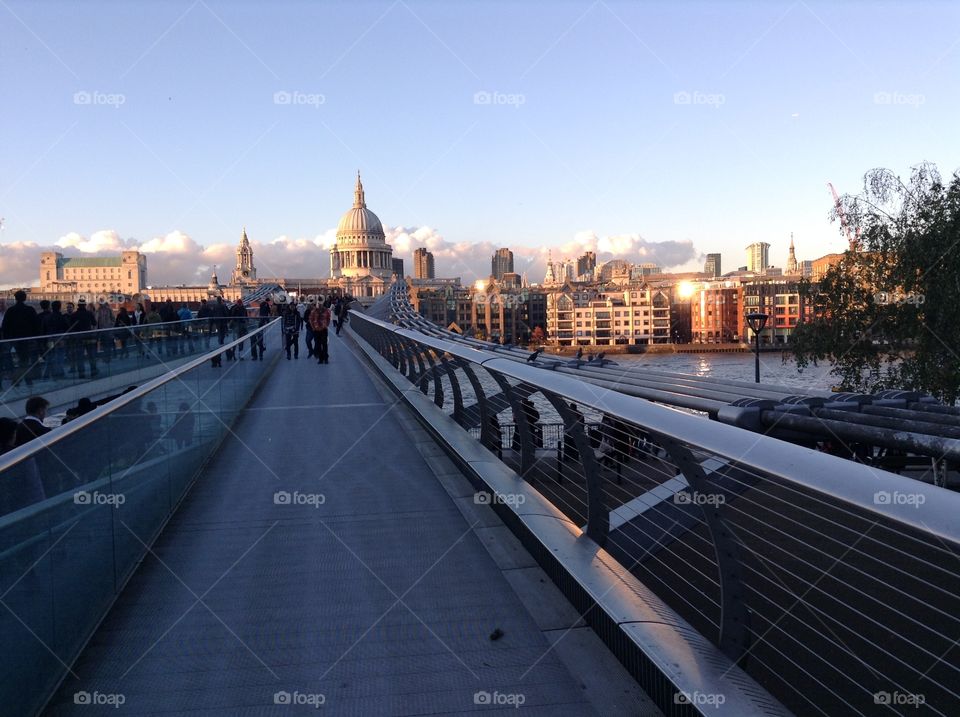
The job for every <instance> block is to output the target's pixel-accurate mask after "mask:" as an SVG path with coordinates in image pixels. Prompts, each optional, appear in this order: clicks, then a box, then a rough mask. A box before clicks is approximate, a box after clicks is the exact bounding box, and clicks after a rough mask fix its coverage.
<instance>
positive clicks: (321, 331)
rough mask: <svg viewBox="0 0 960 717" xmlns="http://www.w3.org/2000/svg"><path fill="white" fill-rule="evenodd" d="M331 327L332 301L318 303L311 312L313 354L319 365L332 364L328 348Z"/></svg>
mask: <svg viewBox="0 0 960 717" xmlns="http://www.w3.org/2000/svg"><path fill="white" fill-rule="evenodd" d="M329 326H330V301H329V300H327V301H324V302H323V303H322V304H321V303H319V302H318V303H317V305H316V306H315V307H314V308H313V311H311V312H310V330H311V331H312V332H313V352H314V354H315V355H316V357H317V363H318V364H321V363H330V352H329V348H328V346H327V329H328V328H329Z"/></svg>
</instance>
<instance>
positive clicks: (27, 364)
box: [0, 290, 40, 386]
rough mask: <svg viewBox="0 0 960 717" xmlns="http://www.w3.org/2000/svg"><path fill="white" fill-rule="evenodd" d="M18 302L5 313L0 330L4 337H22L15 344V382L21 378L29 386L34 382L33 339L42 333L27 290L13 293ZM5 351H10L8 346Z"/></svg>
mask: <svg viewBox="0 0 960 717" xmlns="http://www.w3.org/2000/svg"><path fill="white" fill-rule="evenodd" d="M13 298H14V299H15V300H16V302H17V303H16V304H14V305H13V306H11V307H10V308H9V309H7V310H6V312H5V313H4V315H3V323H2V325H0V331H2V333H3V338H4V339H21V340H20V341H17V342H16V343H15V344H14V345H13V348H14V351H15V352H16V354H17V361H18V362H19V366H17V375H16V377H15V378H14V380H13V382H14V383H17V381H20V380H21V379H22V380H24V381H25V382H26V384H27V385H28V386H29V385H31V384H32V383H33V380H32V378H31V375H30V374H31V373H32V372H33V361H34V355H33V354H34V352H33V349H34V345H33V343H34V342H33V341H30V340H28V339H32V338H33V337H34V336H37V335H38V334H39V333H40V322H39V320H38V319H37V310H36V309H34V308H33V307H32V306H30V305H29V304H27V303H26V302H27V292H25V291H23V290H20V291H18V292H17V293H15V294H14V295H13ZM3 350H4V351H9V350H10V349H9V348H7V347H4V348H3Z"/></svg>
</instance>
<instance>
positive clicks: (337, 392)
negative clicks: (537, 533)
mask: <svg viewBox="0 0 960 717" xmlns="http://www.w3.org/2000/svg"><path fill="white" fill-rule="evenodd" d="M271 349H272V350H276V349H275V348H274V347H271ZM405 410H406V409H404V408H403V407H402V406H401V405H396V404H393V403H392V401H385V400H384V398H383V396H382V395H381V393H380V392H379V391H378V390H377V388H376V387H375V386H374V384H373V383H372V379H371V377H370V374H369V372H368V371H367V369H366V368H364V367H363V366H362V365H360V364H358V363H357V359H356V358H354V355H353V354H352V353H351V352H350V350H349V348H348V346H347V345H346V344H345V343H343V342H341V341H340V340H338V339H334V338H332V337H331V359H330V364H329V365H326V366H318V365H317V364H315V363H314V362H313V361H306V360H305V358H304V354H301V358H300V360H299V361H289V362H288V361H286V360H281V362H280V363H279V364H278V365H277V366H276V368H275V370H274V372H273V374H272V375H271V376H270V377H269V378H268V379H267V380H266V381H265V383H264V385H263V387H262V388H261V390H260V392H259V394H258V395H257V396H256V397H255V399H254V401H253V402H252V404H251V405H250V406H249V408H248V410H247V411H245V412H244V413H243V415H242V416H241V417H240V419H239V421H238V422H237V423H236V425H235V426H234V431H235V434H234V435H233V436H232V437H229V438H228V439H227V440H226V441H225V442H224V444H223V446H222V447H221V450H220V451H219V453H218V454H217V455H216V456H215V457H214V459H213V460H212V462H211V464H210V465H209V467H208V469H207V470H206V472H205V474H204V475H203V476H202V477H201V478H200V480H199V481H198V483H197V484H196V485H195V486H194V488H193V490H192V492H191V493H190V495H189V496H188V497H187V499H186V500H185V502H184V504H183V505H182V506H181V507H180V509H179V511H178V512H177V513H176V514H175V516H174V517H173V519H172V520H171V522H170V524H169V525H168V526H167V528H166V529H165V531H164V532H163V534H162V535H161V537H160V539H159V540H158V541H157V543H156V544H155V546H154V551H153V553H152V554H151V555H150V556H148V557H147V559H146V560H145V562H144V564H143V565H142V566H141V568H140V569H139V570H138V571H137V573H136V574H135V575H134V577H133V578H132V580H131V582H130V584H129V585H128V586H127V587H126V589H125V590H124V591H123V593H122V594H121V596H120V599H119V601H118V602H117V604H116V605H115V607H114V609H113V610H112V611H111V613H110V614H109V615H108V616H107V618H106V620H105V621H104V623H103V624H102V625H101V627H100V629H99V630H98V632H97V633H96V634H95V635H94V637H93V639H92V640H91V642H90V644H89V645H88V647H87V649H86V651H85V652H84V653H83V655H82V656H81V658H80V660H78V662H77V664H76V665H75V666H74V672H75V673H76V674H77V675H78V676H79V680H78V679H74V678H72V677H71V678H68V679H67V681H66V682H65V684H64V685H63V687H62V688H61V690H60V692H59V693H58V694H57V695H56V697H55V698H54V700H53V701H52V702H51V704H50V707H49V709H48V713H49V714H56V715H60V714H77V715H93V714H111V715H116V714H120V713H121V712H124V711H125V712H126V713H127V714H166V715H170V714H182V715H187V714H192V715H200V714H203V715H231V716H235V715H274V714H277V715H281V714H288V713H290V710H291V708H290V707H288V706H284V705H277V704H275V700H280V701H283V700H286V699H289V700H290V701H291V702H294V703H296V702H301V703H304V704H303V706H301V707H299V708H296V709H295V710H294V713H304V714H308V713H309V714H318V712H317V711H316V710H315V708H314V706H313V703H319V702H321V701H322V702H323V706H322V708H321V709H322V710H323V711H324V712H325V713H328V714H349V715H353V714H355V715H374V714H376V715H428V714H431V715H432V714H456V713H461V712H472V711H475V710H481V709H488V710H491V709H492V711H493V712H494V713H502V714H511V715H512V714H517V712H516V710H515V709H514V708H513V706H512V704H510V701H511V700H512V701H516V700H523V702H524V705H523V712H524V714H542V715H578V716H579V715H590V714H593V712H592V710H591V707H590V705H589V704H588V703H587V702H586V701H585V700H584V698H583V693H582V690H581V689H580V688H579V686H578V684H577V683H576V682H575V681H574V680H573V679H572V678H571V676H570V673H569V672H568V671H567V669H566V668H565V667H564V666H563V665H562V664H561V662H560V661H559V659H558V658H557V657H556V655H555V653H554V652H548V647H549V646H548V642H547V639H546V638H545V637H544V633H543V632H541V630H540V629H539V628H538V627H537V625H536V623H535V622H534V620H533V618H532V617H531V616H530V615H529V613H528V612H527V611H526V610H525V609H524V607H523V605H522V604H521V603H520V601H519V599H518V598H517V596H516V594H515V593H514V592H513V590H512V589H511V587H510V585H509V584H508V582H507V580H506V579H505V578H504V575H503V573H502V572H501V570H500V569H499V568H498V567H497V565H496V564H495V563H494V561H493V559H492V558H491V557H490V554H489V553H488V552H487V550H486V549H485V548H484V546H483V545H482V544H481V542H480V540H479V539H478V537H477V535H476V534H475V533H474V532H472V530H471V528H472V527H473V526H471V525H470V524H469V523H468V521H467V520H466V519H465V518H464V517H463V514H461V512H460V511H459V510H458V508H457V506H456V505H455V504H454V502H453V501H452V500H451V498H450V497H449V496H448V495H447V493H446V492H445V491H444V489H443V488H442V486H441V484H440V483H438V482H437V480H436V478H435V477H434V475H433V474H432V473H431V471H430V468H429V467H428V465H427V463H426V462H425V460H424V459H423V457H422V456H421V455H420V453H419V452H418V451H417V449H416V447H415V446H414V445H412V444H411V443H410V441H409V440H408V438H407V434H406V433H405V431H404V429H403V426H402V425H401V423H400V418H401V416H402V413H401V412H403V411H405ZM278 492H283V494H284V495H290V496H291V500H290V502H289V503H283V502H282V501H281V502H280V503H277V502H276V501H275V494H277V493H278ZM317 494H322V495H323V502H322V504H319V503H320V500H321V499H320V498H314V496H315V495H317ZM296 503H299V504H296ZM497 629H499V630H500V631H502V633H503V636H502V637H500V638H499V639H497V640H491V639H490V635H491V633H493V632H494V630H497ZM78 692H84V693H89V694H90V695H91V701H94V702H96V701H98V700H100V701H106V700H110V699H113V700H116V699H118V698H117V697H114V696H115V695H120V696H121V697H120V698H119V699H122V700H123V701H124V704H123V706H122V710H115V709H113V708H112V707H110V706H104V707H102V708H97V707H93V706H87V705H83V706H80V705H75V704H74V702H75V694H76V693H78ZM478 693H480V699H481V700H483V699H484V698H486V696H487V695H489V696H490V699H491V700H492V701H497V700H500V701H501V703H505V704H503V706H502V708H501V709H499V710H498V709H495V708H491V707H484V706H483V705H480V704H476V699H475V695H477V694H478Z"/></svg>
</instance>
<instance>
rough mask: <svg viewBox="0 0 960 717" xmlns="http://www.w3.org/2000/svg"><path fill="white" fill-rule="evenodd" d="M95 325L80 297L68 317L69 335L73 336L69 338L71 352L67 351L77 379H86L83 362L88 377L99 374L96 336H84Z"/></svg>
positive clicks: (85, 303) (84, 301) (94, 319)
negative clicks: (88, 369) (75, 307)
mask: <svg viewBox="0 0 960 717" xmlns="http://www.w3.org/2000/svg"><path fill="white" fill-rule="evenodd" d="M96 325H97V320H96V318H95V317H94V315H93V314H92V313H90V312H89V311H87V300H86V299H85V298H84V297H82V296H81V297H80V300H79V301H77V310H76V311H74V312H73V313H72V314H71V315H70V333H71V334H74V336H71V337H70V338H71V344H72V346H71V350H68V352H69V353H70V360H71V363H72V364H73V368H74V370H75V371H76V373H77V376H78V377H79V378H86V377H87V375H86V373H85V369H84V365H83V362H84V360H86V361H87V363H88V364H89V365H90V376H96V375H98V374H99V373H100V372H99V371H97V357H96V350H97V339H96V336H92V335H90V334H87V335H84V334H85V333H86V332H90V331H92V330H93V329H94V327H95V326H96Z"/></svg>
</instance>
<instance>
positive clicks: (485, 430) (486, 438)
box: [460, 361, 503, 458]
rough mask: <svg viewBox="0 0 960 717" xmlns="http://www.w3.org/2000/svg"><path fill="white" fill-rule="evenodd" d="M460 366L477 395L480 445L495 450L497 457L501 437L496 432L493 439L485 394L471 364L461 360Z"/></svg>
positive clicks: (500, 448) (501, 447)
mask: <svg viewBox="0 0 960 717" xmlns="http://www.w3.org/2000/svg"><path fill="white" fill-rule="evenodd" d="M460 368H462V369H463V372H464V373H465V374H466V375H467V379H469V381H470V385H471V386H472V387H473V394H474V395H475V396H476V397H477V410H478V411H479V413H480V445H481V446H484V447H486V448H489V449H490V450H492V451H496V453H497V457H498V458H499V457H500V455H501V451H502V449H503V438H502V436H500V435H499V432H498V435H497V436H496V440H494V436H493V426H491V425H490V417H491V413H490V408H489V406H487V396H486V394H484V392H483V386H482V385H481V384H480V379H478V378H477V374H476V372H474V370H473V366H471V365H470V363H469V362H468V361H462V362H461V364H460Z"/></svg>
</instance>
